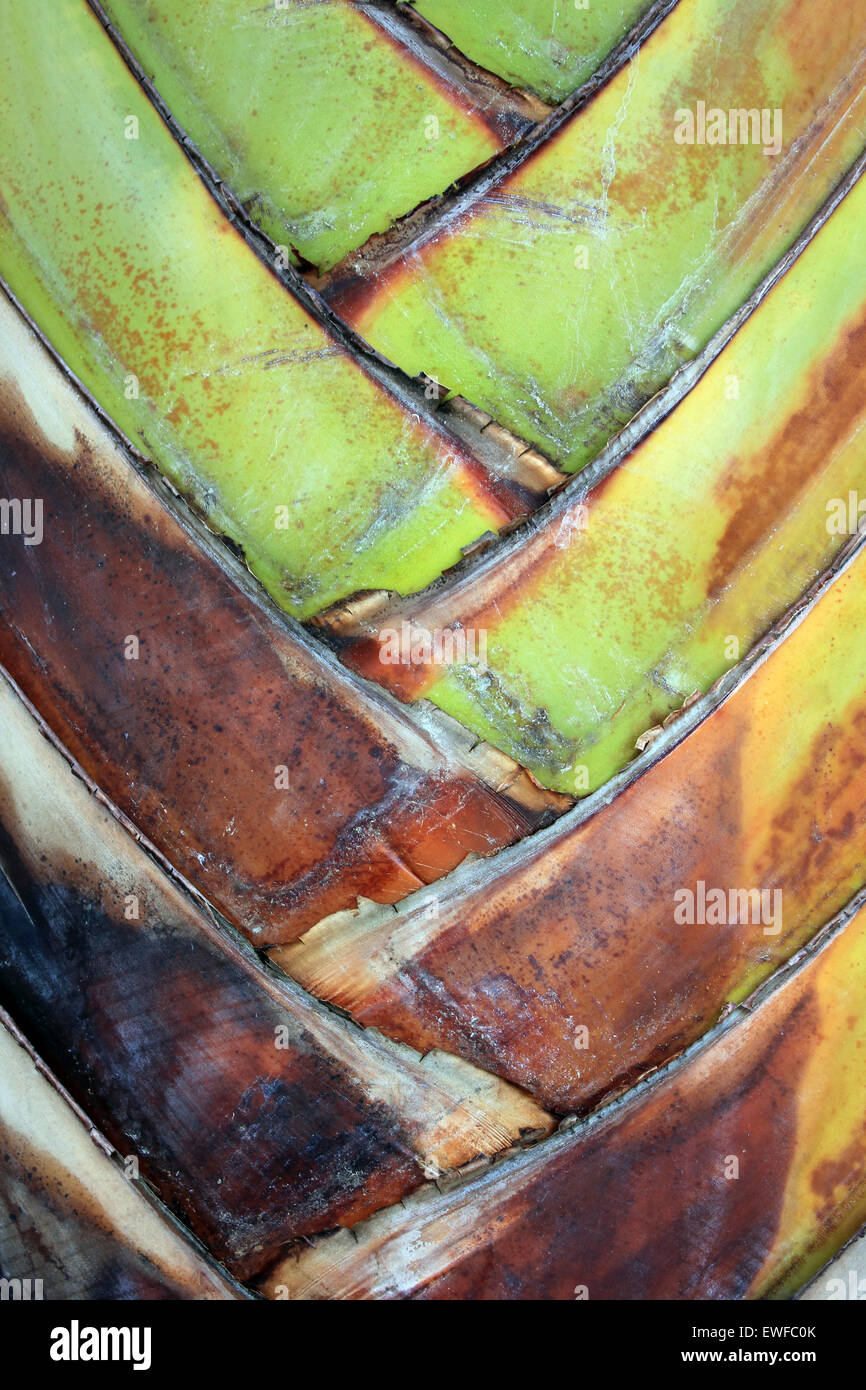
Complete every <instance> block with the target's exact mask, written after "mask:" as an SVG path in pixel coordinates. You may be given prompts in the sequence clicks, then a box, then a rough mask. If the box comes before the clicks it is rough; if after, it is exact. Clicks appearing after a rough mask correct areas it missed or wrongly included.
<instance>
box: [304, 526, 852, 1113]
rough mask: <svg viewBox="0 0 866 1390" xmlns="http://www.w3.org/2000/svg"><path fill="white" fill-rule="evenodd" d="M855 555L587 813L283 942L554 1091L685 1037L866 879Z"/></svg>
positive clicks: (567, 1105) (592, 1084)
mask: <svg viewBox="0 0 866 1390" xmlns="http://www.w3.org/2000/svg"><path fill="white" fill-rule="evenodd" d="M864 576H866V548H864V544H863V543H861V544H860V549H859V552H858V554H857V557H856V558H855V559H854V560H852V561H850V562H849V563H848V564H847V567H846V568H845V569H844V571H843V573H842V574H841V576H840V577H839V578H837V579H836V580H835V582H833V583H830V584H829V585H826V586H825V587H824V589H823V592H822V594H821V597H820V598H819V599H818V600H817V602H813V604H812V606H811V607H809V608H808V609H807V610H806V612H805V616H803V617H802V618H801V620H800V621H799V625H797V624H796V623H795V624H794V626H793V630H791V631H790V632H789V633H788V634H787V636H786V637H785V638H784V640H782V641H781V642H779V643H777V644H776V645H775V646H771V647H770V649H769V654H768V655H766V656H765V657H764V658H763V660H762V661H760V662H759V664H757V666H753V668H752V670H751V673H750V674H749V675H748V676H747V678H746V679H745V680H743V681H742V682H741V683H739V684H738V685H736V686H735V688H734V692H733V694H730V695H729V696H728V697H727V698H726V699H725V700H724V702H723V703H722V704H720V705H718V704H717V705H716V707H715V708H713V707H712V703H711V702H708V703H709V705H710V709H711V712H710V713H709V714H708V715H707V717H705V718H703V720H702V722H700V723H698V725H697V727H696V728H694V729H693V731H692V732H691V733H689V734H688V735H687V736H686V737H685V738H683V739H682V741H681V742H679V743H678V744H677V746H676V747H674V749H673V751H672V752H669V753H667V755H666V756H664V757H662V758H661V759H660V760H659V761H657V762H656V763H655V765H654V766H652V767H650V768H649V769H648V770H646V771H645V772H644V773H643V775H641V776H639V777H637V778H635V779H634V780H632V781H631V783H630V785H628V786H627V787H626V788H625V790H623V791H621V792H620V793H619V794H618V795H616V796H614V797H613V799H606V798H605V797H599V799H598V809H597V810H595V813H594V814H591V815H590V814H589V811H590V810H591V809H593V808H592V803H586V804H587V812H586V813H584V812H580V813H575V812H572V813H570V814H568V815H566V816H564V817H563V818H562V819H561V820H560V821H559V822H558V823H557V824H556V825H555V826H553V827H551V829H550V830H548V831H542V832H541V833H540V834H539V835H537V836H535V837H534V838H533V839H532V840H531V841H527V842H524V844H523V845H521V846H518V847H517V848H516V849H515V850H507V851H504V852H503V854H502V855H500V856H499V857H498V858H497V860H496V861H495V863H493V864H489V865H485V864H481V865H477V866H467V867H466V870H465V871H463V870H457V871H456V872H455V873H454V874H453V875H452V876H451V878H450V879H449V880H448V881H447V883H446V884H443V885H442V887H441V888H440V889H438V890H430V892H429V893H428V894H426V895H425V903H424V904H423V905H422V904H420V903H419V905H418V906H417V907H416V906H415V905H414V900H412V899H410V900H409V901H408V902H407V903H406V904H405V905H404V907H403V908H402V909H401V910H400V911H399V912H398V913H397V914H396V915H394V914H393V913H387V914H385V913H380V914H371V915H370V917H369V919H368V920H367V922H366V923H363V922H362V921H358V922H352V923H349V922H347V921H345V920H344V919H343V918H340V917H338V918H335V919H334V920H333V921H332V922H331V923H328V922H324V923H322V924H321V925H320V926H319V927H318V928H315V929H314V930H313V931H312V932H310V933H308V935H307V936H306V937H305V938H304V939H303V940H302V941H301V942H300V943H298V944H297V945H296V946H294V947H291V948H286V949H283V950H281V951H280V952H279V953H278V955H279V959H280V961H281V962H282V963H283V964H284V965H285V966H286V968H287V969H288V970H289V971H290V972H291V973H293V974H295V975H296V976H297V978H299V979H301V980H302V981H303V982H304V983H305V984H306V985H307V987H308V988H310V989H311V990H312V991H313V992H314V993H316V994H319V995H320V996H324V997H326V998H329V999H333V1000H335V1001H337V1002H338V1003H340V1004H341V1005H343V1006H344V1007H346V1008H348V1009H350V1010H351V1012H352V1013H353V1014H354V1016H355V1017H356V1018H358V1019H360V1020H362V1021H363V1022H364V1023H366V1024H375V1025H376V1026H377V1027H380V1028H382V1029H383V1030H384V1031H385V1032H387V1033H389V1034H390V1035H391V1036H395V1037H399V1038H401V1039H403V1040H405V1041H408V1042H411V1044H412V1045H413V1046H415V1047H419V1048H421V1049H423V1048H425V1047H432V1046H439V1047H444V1048H446V1049H447V1050H449V1051H454V1052H458V1053H460V1054H461V1055H462V1056H465V1057H467V1058H471V1059H472V1060H473V1061H475V1062H477V1063H479V1064H480V1065H482V1066H485V1067H487V1068H489V1069H490V1070H492V1071H496V1072H498V1073H500V1074H501V1075H503V1076H507V1077H508V1078H509V1079H511V1080H512V1081H517V1082H519V1083H520V1084H521V1085H523V1086H526V1087H527V1089H529V1090H530V1091H531V1092H532V1093H533V1094H534V1095H536V1096H537V1097H538V1098H539V1100H540V1101H541V1102H542V1103H543V1104H545V1105H547V1106H549V1107H550V1108H552V1109H555V1110H559V1111H569V1110H573V1109H575V1108H579V1107H582V1106H585V1105H587V1104H588V1103H590V1102H592V1101H593V1100H595V1099H596V1098H598V1096H599V1095H601V1094H603V1093H604V1092H606V1091H608V1090H609V1089H610V1088H611V1087H613V1086H615V1085H618V1084H621V1083H623V1082H625V1081H629V1080H633V1079H634V1078H635V1077H637V1076H639V1075H640V1074H641V1073H642V1072H643V1071H645V1070H646V1068H647V1067H649V1066H652V1065H655V1064H658V1063H660V1062H662V1061H664V1060H665V1059H667V1058H669V1057H670V1056H671V1055H672V1054H674V1053H677V1052H679V1051H681V1050H682V1048H683V1047H684V1046H685V1045H686V1044H687V1043H689V1042H691V1041H692V1040H693V1039H694V1038H696V1037H698V1036H700V1035H701V1034H702V1033H703V1032H705V1031H706V1030H707V1029H708V1028H709V1027H710V1026H711V1025H712V1024H713V1023H714V1022H715V1021H716V1019H717V1017H718V1015H719V1012H720V1010H721V1009H722V1008H723V1006H724V1004H725V1002H726V1001H728V1000H730V999H739V998H742V997H743V995H744V994H745V993H746V992H748V991H749V990H750V989H751V988H753V987H754V985H755V984H756V983H757V981H758V980H760V979H762V978H763V977H764V976H765V975H766V974H767V972H768V971H769V970H770V969H771V968H772V965H773V964H774V963H776V962H778V961H781V960H784V959H786V958H787V957H788V956H790V954H791V953H792V952H793V951H795V950H796V949H797V948H798V947H799V946H801V945H802V944H803V942H804V941H806V940H807V939H808V938H809V937H810V936H811V934H812V933H813V932H814V931H815V930H817V928H818V927H820V926H821V924H822V923H823V922H824V921H826V920H827V918H828V917H829V916H830V915H832V913H833V912H834V911H836V910H838V909H839V908H840V907H841V906H842V905H843V904H844V903H845V902H846V901H847V900H848V899H849V897H850V896H851V895H852V893H853V892H854V891H855V890H856V889H857V888H859V887H860V886H861V885H862V884H863V882H864V876H866V868H864V866H866V803H864V797H863V790H864V767H866V578H864ZM696 709H697V711H698V713H700V707H696ZM587 815H588V818H586V816H587ZM710 890H713V891H714V892H716V891H720V892H721V893H722V895H723V899H724V910H723V911H722V912H721V914H720V909H719V904H718V899H715V900H712V899H710V900H708V899H707V894H708V893H709V891H710ZM751 890H759V892H758V898H757V900H756V899H755V898H754V897H752V896H751ZM732 891H733V892H735V894H737V896H736V897H735V898H734V899H733V906H731V903H732V899H731V897H730V894H731V892H732ZM740 891H743V892H744V893H745V894H746V897H745V900H743V901H742V904H741V900H740V898H739V896H738V895H739V893H740ZM682 895H685V896H682ZM708 901H709V903H711V904H712V906H710V905H708ZM689 903H690V904H691V907H690V906H689ZM690 912H691V916H689V913H690Z"/></svg>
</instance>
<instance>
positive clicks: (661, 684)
mask: <svg viewBox="0 0 866 1390" xmlns="http://www.w3.org/2000/svg"><path fill="white" fill-rule="evenodd" d="M841 267H844V273H840V268H841ZM864 426H866V179H864V178H861V179H860V180H858V182H857V183H855V185H854V187H853V188H852V190H851V191H850V192H849V193H848V195H847V196H846V197H845V198H844V199H843V200H842V202H841V203H840V204H839V205H838V207H837V208H836V209H835V211H834V212H833V213H832V214H831V216H830V217H829V219H828V220H827V221H826V222H825V224H824V225H823V227H822V228H821V230H820V231H819V232H818V233H817V234H816V235H815V237H814V238H813V239H812V240H811V241H810V242H809V243H808V244H807V246H806V247H805V249H804V250H803V251H802V253H801V254H800V256H799V258H798V259H797V260H796V261H794V263H793V265H792V266H791V267H790V268H789V269H788V271H787V272H786V273H785V274H784V275H783V276H782V277H781V279H780V280H779V281H778V282H777V283H776V285H775V286H774V288H773V289H772V290H771V291H770V292H769V294H768V295H767V297H766V298H765V299H764V300H763V301H762V302H761V303H760V304H759V305H758V306H757V308H756V309H755V310H754V311H753V313H752V315H751V317H750V318H748V319H747V320H746V322H745V323H744V325H743V326H742V327H741V328H740V329H739V331H738V332H737V333H736V334H735V335H734V337H733V338H732V339H731V340H730V342H729V343H728V344H727V346H726V347H725V348H724V349H723V350H722V352H721V353H720V355H719V356H718V357H717V358H716V359H715V361H714V362H713V364H712V365H711V366H710V367H709V369H708V370H707V371H706V373H705V374H704V376H703V377H702V378H701V379H700V380H699V381H698V383H697V384H696V385H695V386H694V387H693V389H692V390H691V392H690V393H689V394H688V395H687V396H686V397H685V398H684V399H683V400H682V401H681V402H680V404H679V405H678V406H677V407H676V409H674V410H673V411H672V413H671V414H669V415H668V416H667V418H666V419H664V420H663V421H662V423H661V424H660V425H658V426H657V427H656V428H655V430H654V431H653V432H652V433H651V434H649V435H648V436H647V437H646V438H645V439H644V441H643V442H642V443H641V444H639V445H638V446H637V447H636V448H635V449H634V450H633V451H632V452H631V453H630V454H628V455H627V456H626V458H625V460H624V461H623V462H622V463H621V464H620V465H619V466H618V467H617V468H616V469H614V471H613V472H612V473H611V474H609V475H608V476H607V477H606V478H604V479H603V480H602V481H601V482H600V483H598V484H597V485H596V486H595V487H594V488H593V489H591V490H590V491H589V493H587V494H586V496H585V497H584V498H575V500H573V501H571V500H569V495H568V491H566V492H565V493H564V494H563V495H562V497H561V498H560V500H559V502H558V503H557V504H556V505H555V506H554V508H553V510H552V512H551V514H550V515H549V516H547V517H546V518H545V520H544V523H543V524H542V525H540V526H539V527H538V528H537V529H535V530H534V531H533V533H532V534H530V535H529V536H527V537H523V538H522V539H521V540H520V541H518V540H517V538H515V541H514V542H512V543H510V544H509V545H508V546H507V548H505V549H504V550H502V551H500V552H499V553H498V554H496V555H494V556H493V558H492V559H491V560H490V561H489V562H486V563H484V564H483V565H481V566H480V567H479V568H478V570H477V571H476V572H474V573H470V574H468V575H467V576H465V577H464V578H463V579H460V580H455V581H453V582H452V583H451V584H450V585H446V587H445V588H441V587H440V588H439V589H438V590H437V591H434V593H433V594H432V595H431V596H430V597H429V598H428V599H427V600H426V602H425V601H424V600H421V599H414V600H409V601H407V602H406V603H405V604H403V605H401V606H399V608H398V610H397V611H395V612H394V613H392V614H389V615H388V617H387V618H385V619H383V620H382V627H381V628H380V630H379V633H378V636H377V637H376V638H374V639H362V640H360V641H359V642H358V643H357V645H356V646H355V648H354V650H351V651H350V652H349V653H348V654H347V655H348V660H349V662H350V664H352V665H354V666H355V667H356V668H357V669H359V670H361V671H362V672H363V673H364V674H365V675H367V676H370V677H372V678H375V679H376V680H378V681H380V682H381V683H383V684H385V685H387V686H388V687H389V688H391V689H392V690H393V691H394V692H395V693H396V694H398V695H400V696H401V697H402V698H404V699H417V698H420V697H424V698H426V699H431V700H433V701H435V703H436V704H438V705H440V706H441V708H443V709H444V710H446V711H447V712H448V713H449V714H452V715H454V716H455V717H456V718H458V719H460V720H461V721H462V722H463V723H464V724H466V725H467V726H468V727H469V728H471V729H472V730H473V731H474V732H475V733H476V734H478V735H479V736H480V737H482V738H485V739H488V740H490V741H491V742H492V743H494V744H495V745H496V746H497V747H499V748H502V749H504V750H506V751H507V752H508V753H509V754H510V755H511V756H512V757H515V758H517V759H518V760H519V761H520V762H522V763H523V764H524V765H525V766H527V767H529V768H530V770H531V771H532V773H533V774H534V775H535V776H536V777H537V778H538V779H539V781H541V782H542V783H544V785H546V786H550V787H556V788H557V789H558V790H560V791H568V792H571V793H577V794H580V793H584V792H587V791H591V790H593V789H594V788H596V787H598V786H600V785H601V784H602V783H603V782H605V781H606V780H607V779H608V778H609V777H610V776H612V775H613V774H614V773H615V772H617V771H618V770H619V768H621V767H622V766H623V765H624V764H625V763H627V762H628V761H629V759H630V758H632V757H633V756H634V745H635V740H636V739H637V738H638V736H639V735H641V734H642V733H644V732H645V731H646V730H648V729H650V727H651V726H654V725H657V724H658V723H660V722H661V721H662V720H663V719H665V718H666V717H667V716H668V715H670V714H671V713H672V711H674V710H675V709H677V708H679V706H680V705H682V703H683V701H684V700H685V699H686V698H687V697H688V696H690V695H691V694H692V693H693V692H694V691H695V690H700V691H705V690H707V689H709V687H710V685H711V684H712V683H713V682H714V681H715V680H716V679H717V678H718V677H719V676H720V675H722V673H723V672H724V671H725V670H727V669H728V668H730V667H731V666H733V665H735V664H736V662H737V660H738V659H739V658H740V656H741V655H743V654H744V653H745V651H746V650H747V649H748V647H749V646H750V645H751V644H752V643H753V642H754V641H755V640H756V639H757V637H758V636H759V635H760V634H761V633H762V632H763V631H764V630H765V629H766V628H767V627H768V626H769V625H770V623H771V622H772V621H773V620H774V619H775V618H776V617H777V616H778V615H779V614H780V613H782V612H784V610H785V609H786V608H787V607H788V605H789V604H791V603H792V602H793V601H794V600H795V599H796V597H797V595H798V594H799V593H800V592H801V591H802V590H803V589H804V588H805V587H806V586H807V585H808V584H809V583H810V582H811V581H812V580H813V579H814V577H815V575H816V574H818V573H819V572H820V570H821V569H822V568H823V567H824V566H825V565H826V564H827V563H828V562H829V561H830V559H831V557H832V555H833V553H834V552H835V550H836V549H837V548H838V547H839V545H840V544H841V543H842V541H843V540H844V539H845V536H846V535H847V534H848V533H849V531H850V530H852V529H855V528H856V525H857V521H858V516H859V514H858V513H857V508H856V501H857V499H859V498H860V497H864V498H866V428H864ZM852 493H853V494H854V497H855V506H854V511H853V513H852V508H851V502H850V497H851V494H852ZM407 620H410V621H411V623H412V624H413V625H414V627H413V629H412V630H413V631H414V630H417V631H418V633H419V634H421V633H423V632H425V631H426V632H430V633H431V634H433V635H435V634H436V633H440V634H441V633H444V632H447V631H449V630H454V631H460V630H467V631H469V632H474V633H477V634H479V639H476V647H477V646H478V641H479V640H480V634H484V639H485V643H486V653H485V655H486V660H485V662H484V664H483V666H482V665H481V664H476V665H473V664H471V663H470V662H468V661H466V660H464V659H463V658H462V656H461V655H460V653H459V652H458V653H457V656H458V658H459V659H456V660H454V661H453V662H452V663H445V664H441V663H440V664H437V663H436V662H435V661H433V660H431V659H430V656H431V651H432V648H431V647H430V644H428V648H427V649H425V646H424V644H423V643H422V642H420V641H419V642H417V644H416V646H415V648H414V659H413V649H412V647H411V646H410V645H409V644H408V643H407V644H406V647H407V649H408V651H407V655H408V658H409V659H408V660H406V661H405V663H403V664H401V663H397V662H394V661H393V656H394V655H395V654H396V648H395V644H394V643H393V642H389V635H390V634H391V633H392V632H395V631H397V630H400V629H401V625H402V623H403V622H404V621H407ZM392 648H394V650H392ZM402 654H403V653H401V655H402ZM472 654H474V653H470V655H472Z"/></svg>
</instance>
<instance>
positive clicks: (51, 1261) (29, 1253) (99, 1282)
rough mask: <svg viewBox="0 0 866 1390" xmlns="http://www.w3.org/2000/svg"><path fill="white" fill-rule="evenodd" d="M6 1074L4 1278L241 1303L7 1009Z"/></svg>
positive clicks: (0, 1254)
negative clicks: (130, 1171)
mask: <svg viewBox="0 0 866 1390" xmlns="http://www.w3.org/2000/svg"><path fill="white" fill-rule="evenodd" d="M4 888H5V881H4V882H3V883H0V910H2V911H3V913H4V916H5V915H6V912H7V910H10V911H14V908H12V906H11V903H9V904H7V901H6V894H7V893H8V889H6V892H4ZM11 896H12V895H11V894H9V897H10V898H11ZM0 1071H2V1075H3V1087H2V1090H0V1276H2V1277H3V1278H5V1279H19V1280H31V1281H33V1280H41V1281H42V1290H41V1292H42V1297H43V1298H45V1299H52V1300H55V1299H85V1298H86V1299H132V1300H135V1301H136V1302H140V1301H142V1300H147V1301H150V1300H154V1299H197V1300H200V1299H236V1298H243V1297H244V1292H243V1290H242V1289H241V1288H239V1287H237V1286H236V1285H235V1284H233V1283H232V1282H231V1280H229V1279H228V1278H226V1276H225V1275H224V1274H222V1273H220V1271H219V1270H218V1269H217V1268H216V1266H214V1265H212V1264H211V1263H210V1262H209V1261H208V1260H207V1259H206V1258H205V1257H204V1256H203V1255H202V1254H200V1253H199V1251H198V1250H197V1249H196V1248H195V1246H194V1245H193V1244H192V1242H191V1241H190V1240H189V1239H188V1237H187V1236H186V1235H185V1234H183V1233H182V1231H181V1230H180V1228H179V1227H178V1226H177V1225H176V1223H175V1222H174V1221H173V1220H172V1218H171V1217H170V1216H169V1215H168V1213H167V1212H165V1211H163V1210H161V1209H160V1208H159V1206H158V1205H157V1204H156V1202H155V1201H154V1200H153V1198H152V1197H151V1196H150V1195H149V1194H146V1192H145V1190H144V1189H142V1188H141V1187H140V1186H138V1185H137V1184H136V1183H134V1182H131V1181H130V1180H129V1179H128V1178H127V1177H125V1176H124V1172H123V1169H122V1168H121V1167H120V1165H119V1163H118V1162H116V1161H112V1158H111V1156H110V1155H111V1149H110V1146H109V1145H108V1144H107V1143H106V1141H105V1140H104V1139H102V1138H101V1136H97V1135H94V1134H93V1132H92V1127H91V1126H90V1125H89V1123H88V1122H87V1119H86V1117H85V1116H84V1115H83V1114H82V1113H81V1111H79V1110H78V1109H77V1107H76V1106H75V1105H74V1103H73V1102H72V1100H71V1098H70V1097H69V1096H68V1095H67V1094H66V1093H65V1092H64V1091H63V1088H62V1087H61V1085H60V1083H59V1082H58V1081H57V1080H56V1078H55V1077H53V1076H52V1075H51V1073H50V1072H48V1071H47V1070H46V1068H45V1067H44V1066H43V1065H41V1064H40V1062H39V1059H38V1058H37V1057H35V1056H34V1055H33V1054H32V1053H31V1052H30V1050H29V1049H28V1047H27V1045H26V1042H25V1040H24V1039H23V1038H22V1037H21V1035H20V1034H19V1033H18V1032H17V1030H16V1028H15V1026H14V1024H13V1023H12V1020H11V1019H10V1018H9V1017H8V1015H6V1014H4V1013H3V1011H2V1010H0ZM30 1292H31V1296H32V1297H35V1296H36V1295H35V1293H34V1290H33V1288H32V1286H31V1290H30Z"/></svg>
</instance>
